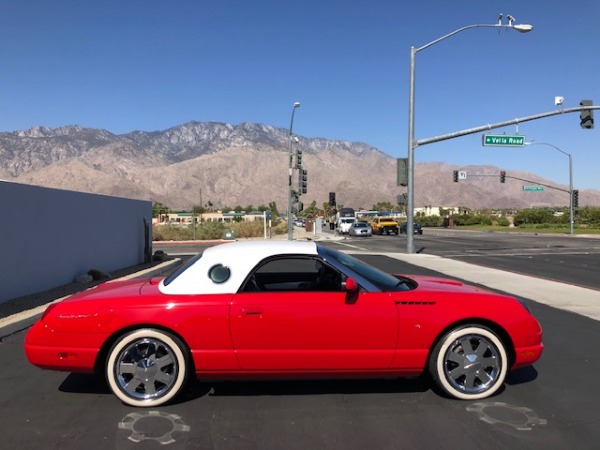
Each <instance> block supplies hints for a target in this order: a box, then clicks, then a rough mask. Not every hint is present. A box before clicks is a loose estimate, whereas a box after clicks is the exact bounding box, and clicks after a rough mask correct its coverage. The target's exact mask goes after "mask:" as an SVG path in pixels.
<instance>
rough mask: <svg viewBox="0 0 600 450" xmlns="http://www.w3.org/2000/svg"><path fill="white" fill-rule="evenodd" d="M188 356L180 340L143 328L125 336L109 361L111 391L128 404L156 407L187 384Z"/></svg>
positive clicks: (168, 334)
mask: <svg viewBox="0 0 600 450" xmlns="http://www.w3.org/2000/svg"><path fill="white" fill-rule="evenodd" d="M187 372H188V356H187V351H186V350H185V347H184V345H183V344H182V343H181V341H180V340H179V339H177V338H176V337H175V336H173V335H171V334H170V333H166V332H164V331H160V330H156V329H152V328H144V329H139V330H134V331H132V332H130V333H128V334H126V335H124V336H122V337H121V338H120V339H119V340H117V342H115V344H114V345H113V346H112V348H111V350H110V352H109V354H108V359H107V362H106V379H107V381H108V385H109V386H110V389H111V390H112V392H113V393H114V394H115V395H116V396H117V397H118V398H119V399H120V400H121V401H122V402H123V403H125V404H127V405H129V406H142V407H156V406H159V405H163V404H165V403H167V402H168V401H170V400H172V399H173V398H174V397H175V396H176V395H177V394H179V393H180V392H181V390H182V388H183V387H184V385H185V381H186V376H187Z"/></svg>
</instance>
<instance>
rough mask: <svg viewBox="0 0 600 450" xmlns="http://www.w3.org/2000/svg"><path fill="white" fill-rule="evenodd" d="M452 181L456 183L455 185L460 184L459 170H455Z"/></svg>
mask: <svg viewBox="0 0 600 450" xmlns="http://www.w3.org/2000/svg"><path fill="white" fill-rule="evenodd" d="M452 181H454V182H455V183H458V170H455V171H454V172H452Z"/></svg>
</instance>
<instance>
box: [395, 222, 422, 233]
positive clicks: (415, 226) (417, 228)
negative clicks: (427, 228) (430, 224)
mask: <svg viewBox="0 0 600 450" xmlns="http://www.w3.org/2000/svg"><path fill="white" fill-rule="evenodd" d="M407 228H408V222H402V225H400V234H403V233H406V229H407ZM413 234H423V228H422V227H421V225H419V224H418V223H416V222H413Z"/></svg>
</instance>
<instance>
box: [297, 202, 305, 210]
mask: <svg viewBox="0 0 600 450" xmlns="http://www.w3.org/2000/svg"><path fill="white" fill-rule="evenodd" d="M303 209H304V203H302V202H298V212H301V211H302V210H303Z"/></svg>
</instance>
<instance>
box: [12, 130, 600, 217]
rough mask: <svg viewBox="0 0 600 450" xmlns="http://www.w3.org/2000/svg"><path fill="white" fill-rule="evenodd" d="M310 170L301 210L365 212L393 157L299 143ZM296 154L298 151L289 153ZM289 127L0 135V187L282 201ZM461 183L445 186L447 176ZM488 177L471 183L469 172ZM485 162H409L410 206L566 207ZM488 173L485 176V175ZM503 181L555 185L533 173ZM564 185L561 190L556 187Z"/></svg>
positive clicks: (174, 203)
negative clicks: (463, 175) (313, 206)
mask: <svg viewBox="0 0 600 450" xmlns="http://www.w3.org/2000/svg"><path fill="white" fill-rule="evenodd" d="M296 145H297V146H298V147H299V148H300V149H301V150H302V151H303V166H304V168H305V169H307V170H308V193H307V194H305V195H304V196H303V197H302V200H303V202H304V203H305V204H309V203H310V202H312V201H313V200H315V201H316V202H317V205H319V206H321V205H322V204H323V203H324V202H326V201H327V199H328V192H331V191H334V192H336V195H337V200H338V204H344V205H347V206H353V207H355V208H359V207H364V208H370V207H371V206H372V205H373V204H374V203H377V202H380V201H389V202H391V203H394V204H395V203H396V197H397V195H398V194H400V193H402V192H405V188H400V187H397V186H396V160H395V158H393V157H391V156H389V155H387V154H385V153H383V152H381V151H379V150H377V149H376V148H373V147H371V146H369V145H366V144H363V143H357V142H347V141H334V140H327V139H318V138H316V139H315V138H304V137H299V138H298V143H297V144H296V143H294V146H296ZM294 148H296V147H294ZM288 155H289V139H288V131H287V130H285V129H281V128H274V127H271V126H267V125H260V124H253V123H243V124H240V125H230V124H224V123H214V122H202V123H200V122H189V123H186V124H183V125H179V126H176V127H173V128H170V129H168V130H164V131H155V132H144V131H134V132H131V133H127V134H122V135H115V134H112V133H110V132H108V131H106V130H97V129H86V128H81V127H79V126H65V127H61V128H54V129H50V128H45V127H34V128H31V129H29V130H22V131H15V132H10V133H0V178H3V179H4V180H6V181H11V182H17V183H26V184H34V185H40V186H47V187H53V188H60V189H69V190H75V191H84V192H93V193H98V194H106V195H114V196H121V197H129V198H140V199H146V200H151V201H154V202H161V203H163V204H165V205H167V206H169V207H170V208H172V209H189V208H191V207H192V206H193V205H199V204H200V203H202V204H203V205H206V204H208V203H209V202H210V203H211V204H212V205H213V206H214V207H216V208H220V207H224V206H229V207H234V206H237V205H241V206H247V205H254V206H258V205H261V204H264V205H266V204H268V203H269V202H271V201H275V202H276V203H277V205H278V207H279V209H280V210H284V209H286V205H287V180H288V177H287V173H288V162H289V156H288ZM457 169H460V170H465V171H467V173H468V174H469V177H468V178H467V180H461V181H460V182H459V183H454V182H453V181H452V171H453V170H457ZM476 174H477V175H488V176H485V177H476V176H474V175H476ZM497 174H499V169H498V168H496V167H492V166H473V167H456V166H452V165H449V164H446V163H443V162H439V163H417V164H416V167H415V205H416V206H426V205H432V206H466V207H469V208H472V209H480V208H525V207H530V206H565V205H568V194H567V193H565V192H561V191H558V190H554V189H545V191H544V192H535V193H530V192H523V191H522V186H523V184H525V183H523V182H521V181H517V180H513V179H510V178H508V179H507V180H506V183H504V184H502V183H500V181H499V178H498V177H497V176H496V175H497ZM489 175H493V176H489ZM510 175H511V176H515V177H518V178H523V179H527V180H532V181H536V182H540V183H543V184H547V185H555V183H553V182H552V181H551V180H546V179H543V178H540V177H538V176H536V175H535V174H530V173H524V172H511V173H510ZM559 187H561V188H562V189H567V188H568V186H559ZM579 198H580V205H594V206H598V205H600V191H582V192H580V196H579Z"/></svg>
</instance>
